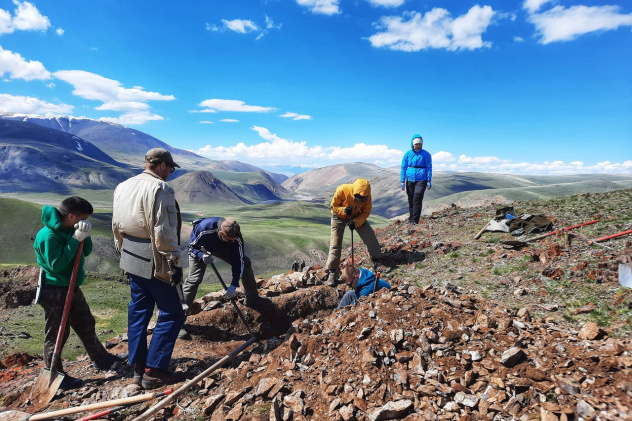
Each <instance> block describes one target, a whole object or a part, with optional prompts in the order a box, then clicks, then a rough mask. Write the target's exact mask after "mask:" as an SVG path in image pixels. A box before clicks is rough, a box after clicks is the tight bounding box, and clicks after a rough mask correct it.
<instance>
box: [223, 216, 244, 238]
mask: <svg viewBox="0 0 632 421" xmlns="http://www.w3.org/2000/svg"><path fill="white" fill-rule="evenodd" d="M240 233H241V229H240V228H239V224H238V223H237V221H235V220H234V219H230V218H226V220H225V221H224V222H222V234H224V236H226V237H228V238H230V239H234V238H237V237H239V234H240Z"/></svg>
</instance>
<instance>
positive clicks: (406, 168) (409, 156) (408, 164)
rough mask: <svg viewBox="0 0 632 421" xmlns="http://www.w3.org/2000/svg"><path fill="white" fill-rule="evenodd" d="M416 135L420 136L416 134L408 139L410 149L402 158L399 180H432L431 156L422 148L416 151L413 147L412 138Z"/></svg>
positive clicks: (401, 181)
mask: <svg viewBox="0 0 632 421" xmlns="http://www.w3.org/2000/svg"><path fill="white" fill-rule="evenodd" d="M416 137H419V138H421V136H419V135H418V134H416V135H413V137H412V139H410V150H409V151H408V152H406V153H405V154H404V158H403V159H402V171H401V174H400V176H399V182H400V183H403V182H404V181H405V180H408V181H424V180H428V182H430V181H431V180H432V157H431V156H430V153H429V152H428V151H426V150H425V149H423V147H422V148H421V149H419V150H418V151H417V152H415V150H414V149H413V140H415V138H416Z"/></svg>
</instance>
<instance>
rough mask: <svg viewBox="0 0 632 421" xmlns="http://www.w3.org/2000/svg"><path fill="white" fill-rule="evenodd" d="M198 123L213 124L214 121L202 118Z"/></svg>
mask: <svg viewBox="0 0 632 421" xmlns="http://www.w3.org/2000/svg"><path fill="white" fill-rule="evenodd" d="M200 124H215V122H214V121H207V120H202V121H200Z"/></svg>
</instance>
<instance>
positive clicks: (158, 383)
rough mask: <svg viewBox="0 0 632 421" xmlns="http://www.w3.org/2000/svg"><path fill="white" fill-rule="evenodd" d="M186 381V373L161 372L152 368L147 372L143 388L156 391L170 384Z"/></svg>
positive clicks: (142, 384) (142, 382) (143, 380)
mask: <svg viewBox="0 0 632 421" xmlns="http://www.w3.org/2000/svg"><path fill="white" fill-rule="evenodd" d="M182 380H184V373H182V372H175V373H171V372H169V371H165V370H161V369H159V368H150V369H148V370H147V371H145V374H144V375H143V379H142V381H141V386H142V387H143V389H155V388H157V387H162V386H165V385H168V384H174V383H179V382H181V381H182Z"/></svg>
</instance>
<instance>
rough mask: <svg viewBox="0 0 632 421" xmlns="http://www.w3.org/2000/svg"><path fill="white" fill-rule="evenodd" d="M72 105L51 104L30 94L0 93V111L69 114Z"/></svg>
mask: <svg viewBox="0 0 632 421" xmlns="http://www.w3.org/2000/svg"><path fill="white" fill-rule="evenodd" d="M73 109H74V107H73V106H72V105H68V104H51V103H50V102H44V101H42V100H40V99H38V98H33V97H30V96H13V95H8V94H0V112H3V113H24V114H40V115H48V116H50V115H63V114H70V113H72V110H73Z"/></svg>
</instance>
